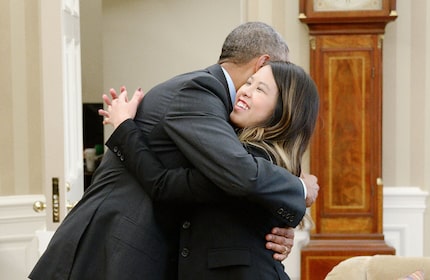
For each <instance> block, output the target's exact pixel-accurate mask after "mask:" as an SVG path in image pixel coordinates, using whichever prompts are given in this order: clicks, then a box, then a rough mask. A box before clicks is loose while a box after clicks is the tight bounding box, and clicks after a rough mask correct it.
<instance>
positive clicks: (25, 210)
mask: <svg viewBox="0 0 430 280" xmlns="http://www.w3.org/2000/svg"><path fill="white" fill-rule="evenodd" d="M38 200H40V201H44V200H45V198H44V196H43V195H17V196H0V279H10V280H15V279H17V280H18V279H27V276H28V273H29V272H30V270H31V269H32V268H33V266H34V264H35V262H36V261H37V258H38V252H37V240H35V233H36V231H38V230H41V229H42V230H43V229H44V228H45V216H46V214H45V213H36V212H35V211H34V210H33V203H34V202H35V201H38Z"/></svg>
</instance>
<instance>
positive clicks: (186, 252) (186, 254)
mask: <svg viewBox="0 0 430 280" xmlns="http://www.w3.org/2000/svg"><path fill="white" fill-rule="evenodd" d="M189 254H190V250H188V248H183V249H182V251H181V256H183V257H184V258H186V257H188V255H189Z"/></svg>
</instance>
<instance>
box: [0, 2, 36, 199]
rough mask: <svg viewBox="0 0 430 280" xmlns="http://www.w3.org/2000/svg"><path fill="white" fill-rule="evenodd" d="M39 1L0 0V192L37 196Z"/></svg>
mask: <svg viewBox="0 0 430 280" xmlns="http://www.w3.org/2000/svg"><path fill="white" fill-rule="evenodd" d="M38 9H39V1H25V0H0V37H1V39H0V62H1V67H0V85H1V87H2V90H1V102H0V120H1V121H0V131H1V132H0V146H1V147H2V150H3V151H2V155H1V157H0V194H3V195H12V194H28V193H40V192H41V181H42V176H43V173H42V169H41V164H40V159H41V154H42V152H41V151H42V147H43V143H42V129H41V127H42V119H41V118H42V117H41V116H42V112H41V103H40V99H41V88H40V84H41V81H40V56H39V51H40V49H39V46H40V40H39V28H38V27H39V17H38V16H39V15H38Z"/></svg>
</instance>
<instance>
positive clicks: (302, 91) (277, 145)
mask: <svg viewBox="0 0 430 280" xmlns="http://www.w3.org/2000/svg"><path fill="white" fill-rule="evenodd" d="M267 65H270V67H271V68H272V73H273V76H274V78H275V82H276V85H277V88H278V93H279V96H278V101H277V105H276V108H275V111H274V113H273V116H272V117H271V119H270V120H268V121H267V122H266V124H263V125H262V126H261V125H260V126H258V127H247V128H244V129H242V131H241V132H240V134H239V139H240V140H241V141H242V142H243V143H245V144H246V145H254V146H257V147H260V148H262V149H264V150H266V151H267V152H268V153H269V154H271V155H272V156H273V157H274V159H275V161H276V164H278V165H280V166H282V167H284V168H286V169H288V170H289V171H290V172H291V173H293V174H295V175H296V176H300V174H301V163H302V157H303V154H304V153H305V152H306V149H307V147H308V145H309V142H310V138H311V136H312V133H313V130H314V128H315V124H316V120H317V115H318V109H319V96H318V91H317V88H316V86H315V83H314V81H313V80H312V78H311V77H310V76H309V75H308V74H307V73H306V72H305V71H304V70H303V69H302V68H301V67H299V66H297V65H295V64H293V63H290V62H280V61H270V62H268V63H267Z"/></svg>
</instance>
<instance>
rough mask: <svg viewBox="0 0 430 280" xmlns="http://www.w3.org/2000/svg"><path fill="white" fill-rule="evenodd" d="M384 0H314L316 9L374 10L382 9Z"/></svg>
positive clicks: (321, 10)
mask: <svg viewBox="0 0 430 280" xmlns="http://www.w3.org/2000/svg"><path fill="white" fill-rule="evenodd" d="M382 1H383V0H313V2H314V11H318V12H325V11H373V10H381V9H382Z"/></svg>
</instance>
